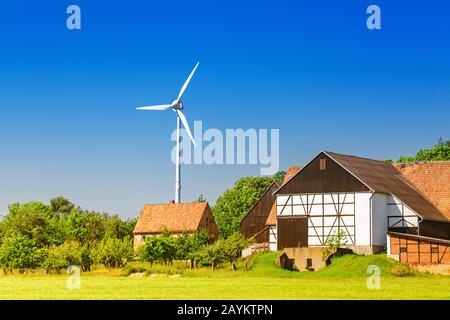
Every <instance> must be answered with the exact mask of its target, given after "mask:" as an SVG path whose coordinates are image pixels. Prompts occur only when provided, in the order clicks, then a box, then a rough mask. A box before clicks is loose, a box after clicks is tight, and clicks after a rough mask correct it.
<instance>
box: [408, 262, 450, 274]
mask: <svg viewBox="0 0 450 320" xmlns="http://www.w3.org/2000/svg"><path fill="white" fill-rule="evenodd" d="M414 268H415V269H416V270H417V271H419V272H429V273H433V274H442V275H450V264H430V265H423V266H422V265H417V266H414Z"/></svg>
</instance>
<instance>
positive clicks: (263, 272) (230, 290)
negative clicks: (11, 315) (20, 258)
mask: <svg viewBox="0 0 450 320" xmlns="http://www.w3.org/2000/svg"><path fill="white" fill-rule="evenodd" d="M276 255H277V254H276V253H266V254H261V255H259V256H256V258H255V259H254V261H253V263H252V265H251V268H250V270H249V271H234V272H233V271H229V270H228V268H227V267H228V266H226V265H225V266H224V267H223V268H221V269H219V270H216V271H214V272H213V271H211V270H209V268H201V269H198V270H192V271H191V270H188V269H180V267H172V268H171V269H170V270H168V271H167V269H166V267H164V266H156V267H154V268H152V269H151V270H150V272H151V273H155V272H159V273H161V274H159V275H158V274H153V275H146V276H141V277H130V276H125V275H124V274H123V273H122V274H121V273H120V271H112V272H108V271H106V270H97V271H93V272H90V273H84V274H82V276H81V288H80V289H73V290H70V289H68V288H67V286H66V280H67V276H66V275H45V274H27V275H8V276H1V277H0V299H2V300H4V299H450V276H437V275H428V274H418V275H413V276H405V277H399V276H394V275H392V272H393V270H395V269H396V268H398V266H399V264H398V263H397V262H395V261H393V260H390V259H387V258H386V257H385V256H384V255H374V256H356V255H349V256H343V257H340V258H336V259H335V260H334V261H333V263H332V265H331V266H329V267H327V268H326V269H324V270H322V271H318V272H291V271H286V270H282V269H280V268H278V267H276V265H275V259H276ZM369 265H378V266H379V267H380V268H381V288H380V289H373V290H369V289H368V288H367V285H366V282H367V278H368V276H369V275H368V274H366V269H367V266H369ZM165 271H167V272H166V273H165V274H163V272H165Z"/></svg>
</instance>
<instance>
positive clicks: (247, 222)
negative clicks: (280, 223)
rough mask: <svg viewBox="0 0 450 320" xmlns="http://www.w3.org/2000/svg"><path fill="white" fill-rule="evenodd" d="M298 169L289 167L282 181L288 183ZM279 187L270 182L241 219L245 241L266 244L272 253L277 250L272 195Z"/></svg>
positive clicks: (273, 198) (274, 205)
mask: <svg viewBox="0 0 450 320" xmlns="http://www.w3.org/2000/svg"><path fill="white" fill-rule="evenodd" d="M300 169H301V167H300V166H294V167H290V168H289V169H288V170H287V172H286V176H285V178H284V181H288V180H289V179H290V178H291V177H292V176H293V175H294V174H296V173H297V172H298V171H299V170H300ZM283 183H284V182H283ZM281 185H282V184H281ZM281 185H280V184H279V183H278V182H276V181H274V182H272V184H271V185H270V186H269V187H268V188H267V190H266V191H265V192H264V193H263V194H262V196H261V197H260V199H259V200H258V201H257V202H256V203H255V204H254V205H253V206H252V207H251V208H250V210H249V211H248V212H247V214H246V215H245V216H244V217H243V218H242V219H241V231H242V235H243V236H244V238H245V239H249V238H253V239H254V241H255V242H256V243H259V244H263V245H267V244H268V245H269V247H270V248H271V250H274V251H275V250H277V243H276V215H277V212H276V210H277V206H276V201H275V200H276V197H275V195H274V193H275V191H276V190H277V189H278V188H280V186H281Z"/></svg>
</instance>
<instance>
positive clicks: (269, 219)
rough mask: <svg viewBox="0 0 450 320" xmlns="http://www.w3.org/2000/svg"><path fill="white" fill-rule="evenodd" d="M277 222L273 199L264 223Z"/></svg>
mask: <svg viewBox="0 0 450 320" xmlns="http://www.w3.org/2000/svg"><path fill="white" fill-rule="evenodd" d="M275 224H277V201H276V200H275V201H274V203H273V205H272V208H271V209H270V213H269V216H268V217H267V221H266V225H275Z"/></svg>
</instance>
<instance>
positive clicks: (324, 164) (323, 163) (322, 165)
mask: <svg viewBox="0 0 450 320" xmlns="http://www.w3.org/2000/svg"><path fill="white" fill-rule="evenodd" d="M326 169H327V159H320V170H326Z"/></svg>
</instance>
